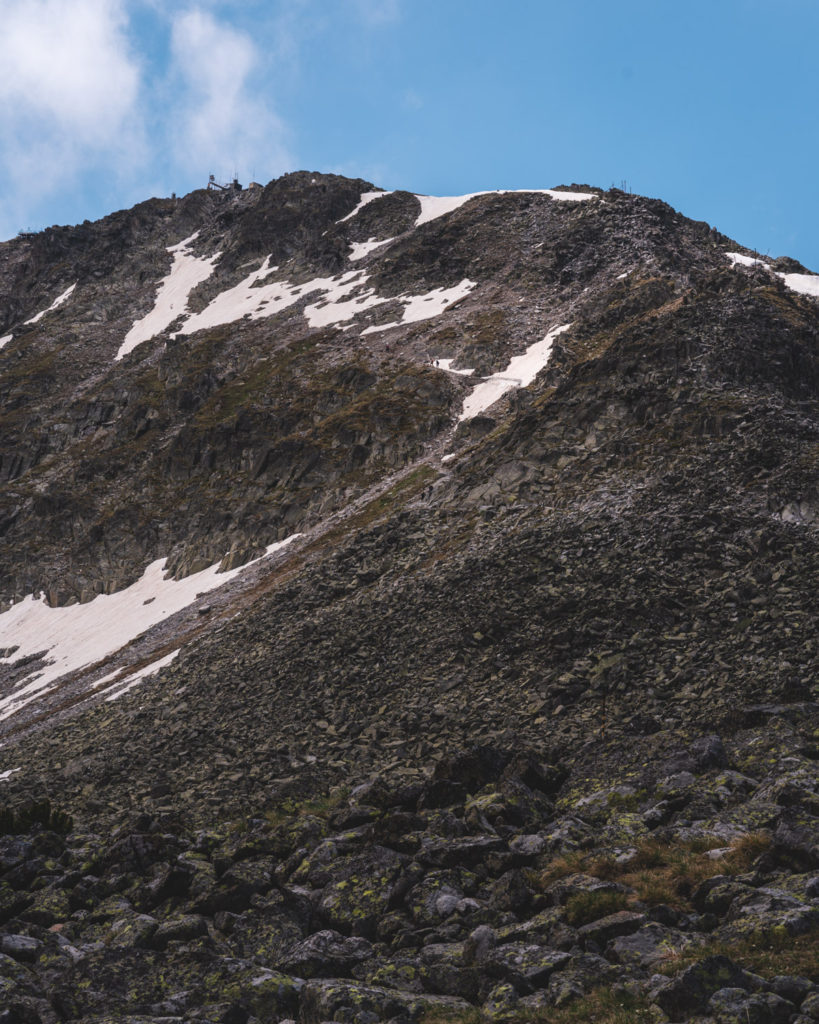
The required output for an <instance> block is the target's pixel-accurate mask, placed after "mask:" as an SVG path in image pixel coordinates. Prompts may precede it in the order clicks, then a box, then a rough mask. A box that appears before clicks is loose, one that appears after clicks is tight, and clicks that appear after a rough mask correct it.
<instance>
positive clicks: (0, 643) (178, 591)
mask: <svg viewBox="0 0 819 1024" xmlns="http://www.w3.org/2000/svg"><path fill="white" fill-rule="evenodd" d="M298 536H300V535H299V534H294V535H293V536H292V537H288V538H287V539H286V540H283V541H279V542H278V543H277V544H272V545H270V547H268V548H267V550H266V552H265V555H263V556H262V557H265V556H266V555H270V554H273V552H274V551H277V550H279V549H280V548H283V547H284V546H285V545H286V544H289V543H290V542H291V541H292V540H295V538H296V537H298ZM257 561H258V559H257ZM252 564H253V563H252V562H248V563H247V564H246V565H243V566H240V567H239V568H237V569H231V570H230V571H229V572H223V573H220V572H218V569H219V563H216V564H215V565H212V566H210V567H209V568H207V569H203V570H202V572H197V573H194V574H193V575H191V576H186V577H185V579H182V580H172V579H171V580H166V579H165V572H164V570H165V560H164V559H161V558H160V559H158V560H157V561H156V562H152V563H151V564H150V565H149V566H148V567H147V569H146V570H145V572H144V573H143V574H142V577H141V578H140V579H138V580H137V581H136V583H133V584H132V585H131V586H130V587H127V588H126V589H125V590H120V591H117V593H115V594H100V596H99V597H96V598H94V600H93V601H89V602H88V603H87V604H74V605H70V606H69V607H66V608H50V607H49V606H48V605H47V604H46V603H45V602H44V601H41V600H37V599H35V598H34V597H33V596H32V595H29V596H28V597H26V598H24V599H23V600H22V601H20V602H19V603H18V604H15V605H12V607H11V608H10V609H9V610H8V611H7V612H4V613H3V614H2V615H0V647H12V646H14V645H17V646H18V649H17V650H15V652H14V655H13V657H12V658H8V659H0V664H6V665H8V664H13V663H14V662H15V661H17V660H19V659H20V658H25V657H28V656H29V655H32V654H38V653H42V652H43V651H45V652H46V654H45V659H46V664H45V666H44V667H43V668H41V669H37V668H34V669H33V671H32V672H30V673H29V674H28V675H26V676H25V677H24V678H23V679H22V680H21V681H20V682H19V683H18V684H17V685H16V686H15V688H14V689H13V690H12V692H11V693H10V694H9V695H8V696H6V697H5V698H4V699H2V700H0V720H2V719H4V718H8V717H9V716H10V715H13V714H14V713H15V712H17V711H19V710H20V709H21V708H23V707H25V706H26V705H27V704H30V703H31V702H32V701H35V700H37V699H38V697H39V696H41V695H42V693H43V691H47V690H50V689H51V687H52V684H53V683H54V682H55V681H56V680H58V679H59V678H60V677H61V676H64V675H66V674H67V673H69V672H75V671H76V670H77V669H80V668H83V667H85V666H87V665H93V664H95V663H96V662H98V661H101V660H102V659H103V658H105V657H108V655H111V654H114V653H115V652H116V651H118V650H120V648H122V647H125V645H126V644H129V643H130V642H131V641H132V640H133V639H135V637H137V636H139V634H140V633H142V632H144V631H145V630H146V629H150V628H151V626H155V625H156V624H157V623H158V622H162V621H163V619H167V618H168V617H169V616H171V615H173V614H174V613H176V612H178V611H181V610H182V609H183V608H185V607H187V605H189V604H192V603H193V602H194V601H195V600H196V598H197V595H199V594H203V593H206V592H207V591H209V590H215V589H216V588H217V587H221V586H222V584H223V583H227V581H228V580H230V579H232V578H233V577H234V576H237V575H238V574H239V573H241V572H243V571H244V570H245V569H246V568H247V566H248V565H252ZM108 678H111V677H108Z"/></svg>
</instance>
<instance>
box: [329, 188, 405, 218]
mask: <svg viewBox="0 0 819 1024" xmlns="http://www.w3.org/2000/svg"><path fill="white" fill-rule="evenodd" d="M391 195H392V192H362V193H361V199H359V201H358V206H356V208H355V209H354V210H350V212H349V213H348V214H347V216H346V217H342V218H341V220H337V221H336V224H343V223H344V221H345V220H352V219H353V217H355V215H356V214H357V213H358V212H359V210H363V209H364V207H365V206H366V205H367V204H368V203H371V202H372V201H373V199H383V198H384V196H391Z"/></svg>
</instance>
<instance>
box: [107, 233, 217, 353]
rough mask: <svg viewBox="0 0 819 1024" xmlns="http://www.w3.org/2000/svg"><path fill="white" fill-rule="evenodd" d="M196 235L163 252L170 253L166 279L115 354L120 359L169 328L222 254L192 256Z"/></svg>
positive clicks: (185, 310)
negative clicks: (150, 308) (148, 309)
mask: <svg viewBox="0 0 819 1024" xmlns="http://www.w3.org/2000/svg"><path fill="white" fill-rule="evenodd" d="M198 234H199V232H198V231H197V232H196V233H195V234H193V235H191V236H190V238H183V239H182V241H181V242H177V243H176V245H169V246H168V249H167V251H168V252H170V253H173V264H172V266H171V269H170V272H169V273H168V276H167V277H163V278H162V280H161V281H160V282H159V291H157V293H156V301H155V302H154V308H153V309H152V310H151V311H150V313H147V314H146V315H145V316H144V317H143V318H142V319H141V320H137V321H136V322H135V323H134V325H133V327H132V328H131V330H130V331H128V333H127V334H126V335H125V340H124V341H123V343H122V344H121V345H120V347H119V351H118V352H117V354H116V358H117V359H122V357H123V356H127V355H128V353H129V352H132V351H133V350H134V349H135V348H136V347H137V345H139V344H141V343H142V342H143V341H149V340H150V339H151V338H153V337H155V336H156V335H157V334H159V333H160V332H161V331H164V330H165V328H166V327H169V326H170V325H171V324H172V323H173V322H174V320H176V318H177V317H178V316H180V315H181V314H183V313H185V312H187V309H188V296H189V295H190V293H191V292H192V291H193V289H194V288H195V287H196V286H197V285H198V284H201V283H202V281H206V280H207V279H208V278H209V277H210V275H211V274H212V273H213V268H214V266H215V264H216V261H217V260H218V259H219V257H220V256H221V255H222V254H221V253H218V252H217V253H215V254H214V255H213V256H194V255H192V254H191V252H190V245H191V243H192V242H194V241H195V240H196V237H197V236H198Z"/></svg>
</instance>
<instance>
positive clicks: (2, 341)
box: [0, 334, 14, 348]
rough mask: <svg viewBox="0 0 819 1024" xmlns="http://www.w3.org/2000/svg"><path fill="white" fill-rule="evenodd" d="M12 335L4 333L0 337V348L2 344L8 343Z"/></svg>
mask: <svg viewBox="0 0 819 1024" xmlns="http://www.w3.org/2000/svg"><path fill="white" fill-rule="evenodd" d="M13 337H14V335H13V334H6V335H5V336H4V337H2V338H0V348H2V347H3V346H4V345H8V343H9V342H10V341H11V339H12V338H13Z"/></svg>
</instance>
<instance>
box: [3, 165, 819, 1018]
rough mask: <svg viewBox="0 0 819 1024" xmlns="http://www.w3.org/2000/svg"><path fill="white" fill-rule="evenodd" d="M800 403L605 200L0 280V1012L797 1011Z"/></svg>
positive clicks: (754, 327) (444, 208)
mask: <svg viewBox="0 0 819 1024" xmlns="http://www.w3.org/2000/svg"><path fill="white" fill-rule="evenodd" d="M817 413H819V276H816V275H813V274H811V273H810V272H809V271H808V270H806V268H804V267H802V266H801V265H799V264H798V263H796V262H795V261H793V260H790V259H787V258H781V259H778V260H770V259H768V258H765V257H761V256H759V255H758V254H756V253H753V252H751V251H750V250H748V249H746V248H744V247H743V246H741V245H739V244H738V243H736V242H733V241H732V240H730V239H728V238H726V237H725V236H723V235H721V234H720V233H719V232H718V231H717V230H716V229H714V228H711V227H710V226H709V225H707V224H705V223H702V222H695V221H691V220H688V219H687V218H685V217H684V216H682V215H681V214H679V213H677V212H675V211H674V210H673V209H671V208H670V207H669V206H668V205H666V204H665V203H663V202H661V201H659V200H653V199H646V198H643V197H640V196H634V195H630V194H626V193H624V192H621V191H619V190H617V189H611V190H609V191H607V192H604V191H602V190H600V189H596V188H592V187H589V186H583V185H570V186H568V187H566V186H560V187H557V188H552V189H543V190H535V191H494V192H480V193H476V194H474V195H469V196H459V197H430V196H421V195H415V194H413V193H410V192H403V191H394V192H386V191H383V190H379V189H378V188H376V187H375V186H374V185H373V184H371V183H369V182H366V181H362V180H350V179H347V178H343V177H339V176H336V175H326V174H320V173H309V172H299V173H295V174H289V175H285V176H284V177H282V178H279V179H277V180H275V181H272V182H270V183H269V184H268V185H267V186H265V187H264V188H262V187H251V188H249V189H246V190H238V189H231V190H225V191H222V192H218V191H208V190H200V191H196V192H193V193H191V194H190V195H187V196H185V197H183V198H179V199H168V200H165V199H162V200H160V199H152V200H149V201H147V202H145V203H142V204H140V205H138V206H136V207H134V209H132V210H127V211H122V212H119V213H115V214H112V215H111V216H109V217H106V218H104V219H103V220H101V221H99V222H97V223H94V224H91V223H88V222H86V223H85V224H82V225H79V226H77V227H64V228H61V227H54V228H49V229H47V230H46V231H44V232H41V233H39V234H35V235H27V236H25V237H20V238H17V239H15V240H13V241H10V242H6V243H2V244H0V655H2V657H0V993H1V994H2V998H3V999H6V1001H7V1004H8V1006H9V1009H8V1010H5V1009H3V1008H0V1020H2V1021H7V1022H8V1024H11V1022H16V1021H21V1022H24V1024H29V1022H35V1024H36V1022H37V1021H39V1022H40V1024H52V1022H57V1021H87V1022H92V1021H94V1022H98V1024H102V1022H103V1021H115V1020H116V1021H119V1020H122V1021H125V1020H127V1021H134V1022H137V1021H139V1022H143V1021H146V1022H147V1021H158V1020H163V1021H168V1020H178V1021H202V1022H214V1024H216V1022H222V1024H234V1022H238V1024H248V1022H251V1021H254V1020H258V1021H262V1022H265V1021H277V1020H283V1019H289V1018H296V1017H297V1018H298V1019H299V1020H300V1021H301V1022H303V1024H313V1022H315V1024H318V1022H319V1021H323V1020H338V1021H344V1022H350V1024H352V1022H355V1024H375V1022H376V1021H379V1020H401V1021H409V1020H413V1021H417V1020H430V1021H431V1020H443V1019H445V1018H446V1019H447V1020H455V1021H460V1020H463V1021H467V1020H468V1021H473V1020H478V1019H482V1018H486V1019H487V1020H499V1021H501V1020H502V1021H515V1020H521V1021H523V1020H543V1021H569V1020H583V1019H588V1020H600V1021H611V1022H615V1021H619V1020H625V1019H629V1020H639V1019H646V1020H649V1019H651V1020H655V1021H660V1022H661V1021H663V1020H670V1021H685V1020H689V1019H695V1018H696V1019H697V1020H701V1021H703V1022H711V1021H714V1022H729V1021H735V1020H736V1021H745V1020H747V1019H750V1020H754V1021H758V1022H760V1024H766V1022H768V1021H771V1022H777V1024H778V1022H780V1021H781V1022H783V1024H784V1022H794V1024H795V1022H798V1024H807V1022H808V1021H810V1020H813V1019H819V1009H817V1007H819V986H818V985H817V981H819V978H817V974H816V963H817V949H819V947H817V935H819V882H817V875H816V872H817V870H818V869H819V779H818V778H817V768H816V761H817V757H818V756H819V732H817V710H819V706H818V705H817V689H816V669H817V654H818V653H819V636H818V635H817V631H816V627H815V586H816V579H817V577H818V576H819V546H818V545H817V536H818V532H819V488H818V487H817V467H819V416H818V415H817ZM572 1014H573V1015H574V1016H571V1015H572ZM618 1014H621V1016H618ZM622 1014H626V1015H627V1016H622Z"/></svg>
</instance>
